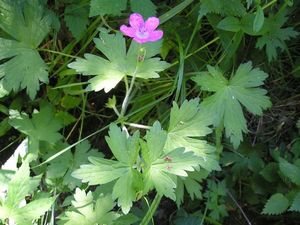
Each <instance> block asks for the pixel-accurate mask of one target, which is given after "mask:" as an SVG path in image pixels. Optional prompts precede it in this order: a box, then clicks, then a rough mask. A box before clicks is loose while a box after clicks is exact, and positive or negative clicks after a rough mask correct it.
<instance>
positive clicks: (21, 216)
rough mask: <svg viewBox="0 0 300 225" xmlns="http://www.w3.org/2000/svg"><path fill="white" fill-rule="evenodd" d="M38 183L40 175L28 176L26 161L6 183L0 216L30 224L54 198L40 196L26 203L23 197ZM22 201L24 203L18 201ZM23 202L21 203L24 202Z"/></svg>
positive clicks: (17, 222) (44, 210)
mask: <svg viewBox="0 0 300 225" xmlns="http://www.w3.org/2000/svg"><path fill="white" fill-rule="evenodd" d="M39 183H40V177H33V178H31V177H30V169H29V164H28V162H26V161H25V162H23V164H22V166H21V167H20V168H19V170H18V171H17V172H16V174H15V175H14V176H13V178H12V179H11V180H10V181H9V183H8V190H7V196H6V198H5V200H4V201H3V204H2V205H1V206H0V211H1V213H0V218H1V219H3V220H5V219H9V220H11V221H15V222H16V224H24V225H31V224H32V220H34V219H38V218H39V217H40V216H41V215H43V214H44V213H45V212H46V211H47V210H48V209H49V208H50V207H51V205H52V204H53V202H54V200H55V198H48V197H41V198H38V199H35V200H33V201H31V202H30V203H28V204H26V202H25V201H24V200H25V197H26V196H29V195H30V194H32V193H33V191H34V190H35V189H36V188H37V186H38V185H39ZM22 201H24V203H25V205H23V206H22V205H21V204H20V203H21V202H22ZM24 203H23V204H24Z"/></svg>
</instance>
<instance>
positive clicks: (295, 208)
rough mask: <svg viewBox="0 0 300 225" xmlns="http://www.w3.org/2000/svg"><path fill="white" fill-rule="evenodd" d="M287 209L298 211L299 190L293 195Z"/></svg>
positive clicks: (299, 205)
mask: <svg viewBox="0 0 300 225" xmlns="http://www.w3.org/2000/svg"><path fill="white" fill-rule="evenodd" d="M289 211H296V212H300V192H298V194H297V195H296V196H295V198H294V200H293V202H292V205H291V207H290V208H289Z"/></svg>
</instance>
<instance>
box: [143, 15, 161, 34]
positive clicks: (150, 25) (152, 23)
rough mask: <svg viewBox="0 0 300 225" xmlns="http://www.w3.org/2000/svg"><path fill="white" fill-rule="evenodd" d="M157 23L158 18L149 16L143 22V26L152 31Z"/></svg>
mask: <svg viewBox="0 0 300 225" xmlns="http://www.w3.org/2000/svg"><path fill="white" fill-rule="evenodd" d="M158 25H159V19H158V18H157V17H149V18H148V19H147V20H146V22H145V28H146V30H148V31H154V30H155V29H156V28H157V27H158Z"/></svg>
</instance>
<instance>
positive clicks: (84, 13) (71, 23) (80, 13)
mask: <svg viewBox="0 0 300 225" xmlns="http://www.w3.org/2000/svg"><path fill="white" fill-rule="evenodd" d="M64 20H65V21H66V25H67V27H68V28H69V30H70V31H71V33H72V35H73V36H74V37H75V38H76V40H80V38H81V36H82V35H83V34H84V32H85V31H86V27H87V25H88V22H89V9H88V7H86V6H84V5H75V4H72V5H68V6H67V7H66V8H65V12H64Z"/></svg>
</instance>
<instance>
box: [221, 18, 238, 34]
mask: <svg viewBox="0 0 300 225" xmlns="http://www.w3.org/2000/svg"><path fill="white" fill-rule="evenodd" d="M217 28H219V29H221V30H226V31H231V32H238V31H239V30H240V29H241V22H240V21H239V19H238V18H236V17H233V16H229V17H226V18H224V19H223V20H221V21H220V22H219V24H218V26H217Z"/></svg>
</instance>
